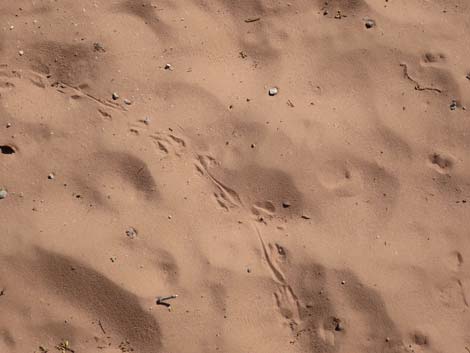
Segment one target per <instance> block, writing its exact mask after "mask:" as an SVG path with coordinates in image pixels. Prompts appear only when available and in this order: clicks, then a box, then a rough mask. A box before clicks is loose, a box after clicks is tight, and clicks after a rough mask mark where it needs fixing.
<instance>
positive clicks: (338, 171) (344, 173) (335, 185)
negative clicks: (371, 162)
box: [317, 160, 363, 197]
mask: <svg viewBox="0 0 470 353" xmlns="http://www.w3.org/2000/svg"><path fill="white" fill-rule="evenodd" d="M317 177H318V180H319V182H320V184H321V185H322V186H323V187H324V188H326V189H328V190H330V191H332V192H334V193H335V194H336V195H338V196H342V197H351V196H355V195H358V194H360V193H361V192H362V189H363V180H362V175H361V172H360V171H359V170H358V169H357V168H355V167H354V166H353V165H352V164H350V163H348V162H345V161H340V160H333V161H328V162H326V163H324V164H323V165H322V166H321V168H319V172H318V174H317Z"/></svg>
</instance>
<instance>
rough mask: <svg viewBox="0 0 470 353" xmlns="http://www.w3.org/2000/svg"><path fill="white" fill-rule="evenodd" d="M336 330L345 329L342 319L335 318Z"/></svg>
mask: <svg viewBox="0 0 470 353" xmlns="http://www.w3.org/2000/svg"><path fill="white" fill-rule="evenodd" d="M334 322H335V331H344V325H343V323H342V322H341V320H340V319H335V320H334Z"/></svg>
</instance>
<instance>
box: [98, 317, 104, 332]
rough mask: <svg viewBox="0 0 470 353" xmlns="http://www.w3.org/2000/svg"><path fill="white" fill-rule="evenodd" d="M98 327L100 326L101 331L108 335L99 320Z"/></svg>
mask: <svg viewBox="0 0 470 353" xmlns="http://www.w3.org/2000/svg"><path fill="white" fill-rule="evenodd" d="M98 325H100V328H101V331H103V333H104V334H105V335H106V331H105V330H104V327H103V324H102V323H101V320H98Z"/></svg>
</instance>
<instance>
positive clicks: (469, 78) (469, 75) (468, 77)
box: [465, 72, 470, 80]
mask: <svg viewBox="0 0 470 353" xmlns="http://www.w3.org/2000/svg"><path fill="white" fill-rule="evenodd" d="M465 77H466V78H467V80H470V72H469V73H468V74H467V76H465Z"/></svg>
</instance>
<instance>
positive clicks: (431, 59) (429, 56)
mask: <svg viewBox="0 0 470 353" xmlns="http://www.w3.org/2000/svg"><path fill="white" fill-rule="evenodd" d="M445 61H446V56H445V55H444V54H442V53H431V52H427V53H424V54H423V57H422V63H424V64H434V63H444V62H445Z"/></svg>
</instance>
